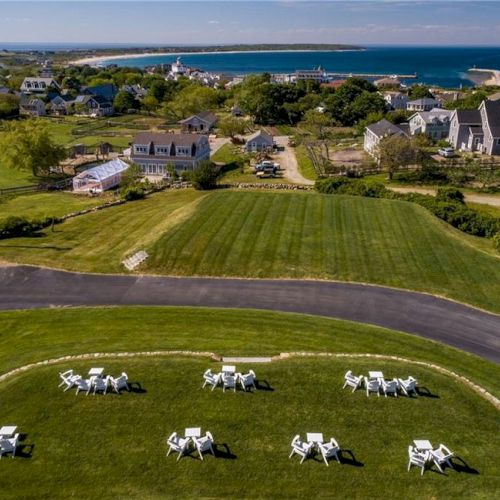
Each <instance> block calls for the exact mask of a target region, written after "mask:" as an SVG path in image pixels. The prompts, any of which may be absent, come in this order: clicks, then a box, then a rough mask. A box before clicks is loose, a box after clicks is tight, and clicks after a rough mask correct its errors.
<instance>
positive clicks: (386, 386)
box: [342, 370, 418, 397]
mask: <svg viewBox="0 0 500 500" xmlns="http://www.w3.org/2000/svg"><path fill="white" fill-rule="evenodd" d="M376 373H380V372H376ZM344 380H345V382H344V386H343V387H342V389H344V388H345V387H347V386H349V387H352V392H354V391H355V390H356V389H358V388H362V387H363V385H364V386H365V389H366V395H367V396H369V395H370V392H374V393H376V394H377V396H380V393H381V392H382V393H383V394H384V395H385V397H387V396H388V395H392V396H395V397H397V396H398V392H400V393H401V394H404V395H405V396H409V395H410V394H412V393H413V394H415V395H418V394H417V384H418V382H417V380H416V379H415V378H413V377H411V376H409V377H408V378H406V379H402V378H393V379H392V380H385V379H384V377H383V376H382V377H378V376H369V377H366V376H363V375H358V376H356V375H354V374H353V373H352V371H351V370H349V371H348V372H347V373H346V374H345V375H344Z"/></svg>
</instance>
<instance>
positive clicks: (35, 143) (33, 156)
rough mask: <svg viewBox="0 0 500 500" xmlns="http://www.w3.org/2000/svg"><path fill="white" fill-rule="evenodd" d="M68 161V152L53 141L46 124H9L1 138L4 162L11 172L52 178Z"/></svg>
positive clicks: (34, 122)
mask: <svg viewBox="0 0 500 500" xmlns="http://www.w3.org/2000/svg"><path fill="white" fill-rule="evenodd" d="M64 158H66V150H65V149H64V147H63V146H61V145H59V144H56V143H55V142H54V141H53V140H52V138H51V137H50V134H49V130H48V128H47V124H46V123H45V122H43V121H42V120H26V121H23V122H12V123H6V124H5V132H4V133H3V134H2V135H1V136H0V161H1V162H2V163H3V164H4V165H5V166H7V167H8V168H16V169H19V170H27V171H31V172H33V175H35V176H40V175H48V174H49V173H50V168H51V167H56V166H58V165H59V163H60V162H61V161H62V160H64Z"/></svg>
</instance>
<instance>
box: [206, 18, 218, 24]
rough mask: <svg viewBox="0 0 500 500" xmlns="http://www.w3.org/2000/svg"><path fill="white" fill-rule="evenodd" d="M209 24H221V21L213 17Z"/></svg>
mask: <svg viewBox="0 0 500 500" xmlns="http://www.w3.org/2000/svg"><path fill="white" fill-rule="evenodd" d="M208 24H220V21H217V20H216V19H211V20H210V21H208Z"/></svg>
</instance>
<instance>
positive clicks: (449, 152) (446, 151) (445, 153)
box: [438, 148, 455, 158]
mask: <svg viewBox="0 0 500 500" xmlns="http://www.w3.org/2000/svg"><path fill="white" fill-rule="evenodd" d="M438 154H439V155H440V156H442V157H443V158H453V157H454V156H455V150H454V149H453V148H441V149H439V150H438Z"/></svg>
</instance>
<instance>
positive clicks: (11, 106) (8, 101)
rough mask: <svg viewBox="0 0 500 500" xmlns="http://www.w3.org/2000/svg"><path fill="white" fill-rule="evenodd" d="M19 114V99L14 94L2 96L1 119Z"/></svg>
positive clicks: (0, 96) (0, 102) (0, 97)
mask: <svg viewBox="0 0 500 500" xmlns="http://www.w3.org/2000/svg"><path fill="white" fill-rule="evenodd" d="M18 112H19V98H18V97H17V96H15V95H14V94H0V118H9V117H11V116H13V115H16V114H17V113H18Z"/></svg>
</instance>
